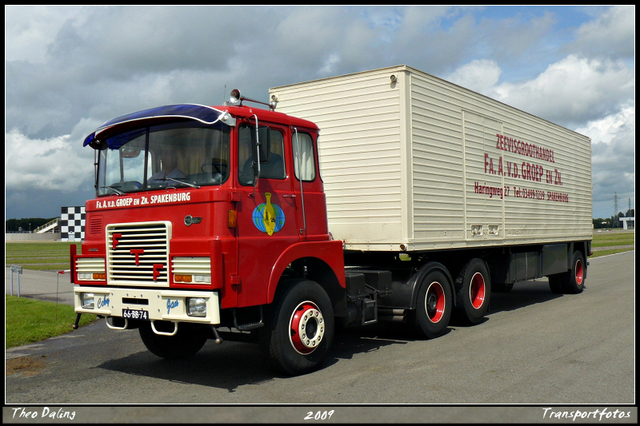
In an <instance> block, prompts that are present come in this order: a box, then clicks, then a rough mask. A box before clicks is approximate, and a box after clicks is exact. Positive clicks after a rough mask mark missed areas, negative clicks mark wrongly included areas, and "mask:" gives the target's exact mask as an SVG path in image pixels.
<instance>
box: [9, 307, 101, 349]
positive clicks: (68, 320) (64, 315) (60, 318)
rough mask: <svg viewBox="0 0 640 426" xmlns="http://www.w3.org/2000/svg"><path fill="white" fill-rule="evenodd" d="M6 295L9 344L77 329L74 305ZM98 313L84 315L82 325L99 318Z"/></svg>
mask: <svg viewBox="0 0 640 426" xmlns="http://www.w3.org/2000/svg"><path fill="white" fill-rule="evenodd" d="M5 297H6V311H5V314H6V337H7V344H6V347H7V348H12V347H14V346H21V345H26V344H29V343H35V342H39V341H41V340H44V339H48V338H49V337H55V336H60V335H62V334H65V333H68V332H70V331H73V327H72V326H73V324H74V323H75V321H76V313H75V312H74V310H73V306H69V305H64V304H59V303H58V304H56V303H55V302H45V301H41V300H35V299H29V298H26V297H17V296H5ZM96 319H97V317H96V316H94V315H83V316H82V318H81V320H80V326H83V325H87V324H89V323H92V322H94V321H96Z"/></svg>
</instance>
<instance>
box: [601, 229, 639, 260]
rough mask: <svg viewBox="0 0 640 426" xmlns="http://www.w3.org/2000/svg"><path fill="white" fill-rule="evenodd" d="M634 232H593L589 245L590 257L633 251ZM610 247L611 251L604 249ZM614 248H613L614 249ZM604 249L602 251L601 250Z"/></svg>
mask: <svg viewBox="0 0 640 426" xmlns="http://www.w3.org/2000/svg"><path fill="white" fill-rule="evenodd" d="M635 235H636V234H635V232H634V231H602V232H598V231H597V230H594V231H593V242H592V243H591V248H592V249H601V250H593V256H592V257H598V256H606V255H608V254H615V253H622V252H625V251H630V250H633V244H634V243H635ZM619 246H627V247H619ZM606 247H611V249H606ZM614 247H615V248H614ZM603 248H604V250H602V249H603Z"/></svg>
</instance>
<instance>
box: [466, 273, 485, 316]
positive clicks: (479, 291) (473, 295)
mask: <svg viewBox="0 0 640 426" xmlns="http://www.w3.org/2000/svg"><path fill="white" fill-rule="evenodd" d="M485 291H486V285H485V282H484V277H483V276H482V274H481V273H480V272H476V273H475V275H474V276H473V278H471V284H470V285H469V300H471V306H473V307H474V309H480V307H481V306H482V304H483V303H484V296H485Z"/></svg>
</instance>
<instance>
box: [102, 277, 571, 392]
mask: <svg viewBox="0 0 640 426" xmlns="http://www.w3.org/2000/svg"><path fill="white" fill-rule="evenodd" d="M559 297H563V296H562V295H559V294H554V293H552V292H551V291H550V290H549V287H548V284H547V283H546V282H542V281H536V282H526V283H521V284H519V285H516V287H514V288H513V290H511V292H509V293H493V294H492V295H491V304H490V311H489V313H488V314H487V318H486V319H485V321H490V320H491V315H492V314H495V313H498V312H502V311H513V310H517V309H521V308H524V307H527V306H531V305H535V304H538V303H545V302H548V301H550V300H553V299H556V298H559ZM450 325H451V327H460V326H463V327H464V326H469V325H468V324H466V323H464V322H463V321H460V320H459V319H456V318H455V317H454V318H452V321H451V324H450ZM451 327H449V329H448V330H447V331H446V332H445V334H446V333H449V332H451V330H452V328H451ZM422 340H424V341H427V340H425V339H423V338H422V337H420V336H419V335H418V334H417V333H416V332H415V331H414V330H412V329H411V327H409V326H408V325H407V324H396V323H378V324H373V325H368V326H362V327H359V326H349V327H345V328H342V329H340V330H337V331H336V333H335V337H334V342H333V345H332V349H331V351H330V353H329V355H328V357H327V359H326V360H325V362H324V363H323V365H322V367H321V369H325V368H330V367H331V366H332V365H333V364H336V363H338V362H340V361H343V360H344V361H348V360H351V359H352V358H354V356H356V355H358V354H362V353H368V352H372V351H377V350H380V349H382V348H383V347H385V346H389V345H403V344H408V343H410V342H414V341H422ZM97 368H104V369H106V370H111V371H118V372H122V373H126V374H131V375H138V376H146V377H151V378H156V379H161V380H167V381H170V382H176V383H185V384H195V385H201V386H208V387H215V388H220V389H225V390H227V391H228V392H230V393H233V392H236V390H237V389H238V388H239V387H241V386H245V385H257V384H260V383H264V382H268V381H272V380H275V379H287V376H283V375H281V374H279V373H278V372H276V371H275V370H274V369H273V368H272V367H271V365H270V364H269V362H268V360H267V359H266V358H265V356H264V355H263V353H262V351H261V350H260V347H259V345H258V344H254V343H246V342H234V341H225V342H224V343H223V344H221V345H216V344H215V342H213V341H211V340H210V341H208V342H207V343H206V345H205V346H204V348H203V349H202V350H200V352H198V353H197V354H196V355H194V356H193V357H191V358H189V359H185V360H177V361H168V360H164V359H161V358H158V357H156V356H155V355H153V354H151V353H150V352H148V351H142V352H138V353H134V354H131V355H129V356H126V357H123V358H119V359H113V360H109V361H106V362H104V363H103V364H101V365H99V366H97Z"/></svg>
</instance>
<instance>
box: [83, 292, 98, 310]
mask: <svg viewBox="0 0 640 426" xmlns="http://www.w3.org/2000/svg"><path fill="white" fill-rule="evenodd" d="M80 298H81V300H82V308H83V309H94V308H95V296H94V294H93V293H82V295H81V296H80Z"/></svg>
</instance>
